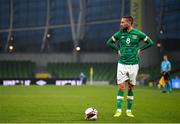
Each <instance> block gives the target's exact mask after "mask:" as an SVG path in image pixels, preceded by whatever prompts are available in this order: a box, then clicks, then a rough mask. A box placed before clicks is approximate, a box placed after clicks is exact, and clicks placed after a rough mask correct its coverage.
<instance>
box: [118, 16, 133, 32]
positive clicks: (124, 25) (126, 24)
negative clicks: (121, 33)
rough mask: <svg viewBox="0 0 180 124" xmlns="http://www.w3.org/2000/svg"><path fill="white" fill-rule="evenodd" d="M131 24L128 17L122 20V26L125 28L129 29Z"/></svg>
mask: <svg viewBox="0 0 180 124" xmlns="http://www.w3.org/2000/svg"><path fill="white" fill-rule="evenodd" d="M130 26H131V24H130V23H129V21H128V20H127V19H126V18H122V19H121V22H120V27H121V29H123V30H126V29H128V28H129V27H130Z"/></svg>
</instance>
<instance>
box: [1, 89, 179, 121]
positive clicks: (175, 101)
mask: <svg viewBox="0 0 180 124" xmlns="http://www.w3.org/2000/svg"><path fill="white" fill-rule="evenodd" d="M116 92H117V87H116V86H59V87H58V86H27V87H25V86H0V122H1V123H12V122H16V123H28V122H29V123H32V122H36V123H40V122H42V123H67V122H71V123H75V122H76V123H92V122H93V123H98V122H101V123H110V122H111V123H119V122H120V123H121V122H122V123H126V122H128V123H132V122H136V123H139V122H157V123H158V122H161V123H164V122H167V123H168V122H171V123H173V122H180V90H176V91H174V92H173V93H172V94H162V93H161V92H160V91H159V89H156V88H148V87H139V86H137V87H136V88H135V90H134V94H135V100H134V106H133V113H134V114H135V118H129V117H126V115H125V109H124V111H123V115H122V116H121V117H120V118H113V117H112V115H113V114H114V111H115V108H116V102H115V101H116ZM91 106H93V107H95V108H96V109H97V110H98V112H99V117H98V120H96V121H86V120H84V111H85V109H86V108H88V107H91ZM123 108H126V101H124V104H123Z"/></svg>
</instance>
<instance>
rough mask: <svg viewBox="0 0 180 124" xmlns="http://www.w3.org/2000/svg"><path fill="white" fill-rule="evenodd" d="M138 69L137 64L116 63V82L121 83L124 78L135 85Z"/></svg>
mask: <svg viewBox="0 0 180 124" xmlns="http://www.w3.org/2000/svg"><path fill="white" fill-rule="evenodd" d="M138 70H139V65H138V64H135V65H125V64H121V63H118V68H117V84H121V83H123V82H125V81H126V80H129V81H130V84H132V85H136V76H137V73H138Z"/></svg>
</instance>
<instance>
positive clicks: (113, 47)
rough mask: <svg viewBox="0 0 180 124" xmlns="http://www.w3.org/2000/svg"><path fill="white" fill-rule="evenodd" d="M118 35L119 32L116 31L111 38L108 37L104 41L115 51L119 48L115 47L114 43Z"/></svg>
mask: <svg viewBox="0 0 180 124" xmlns="http://www.w3.org/2000/svg"><path fill="white" fill-rule="evenodd" d="M119 35H120V32H116V33H115V34H114V35H113V36H112V37H111V38H109V40H108V41H107V42H106V44H107V45H108V46H109V47H111V48H112V49H114V50H115V51H118V50H119V48H118V47H117V45H116V44H115V42H116V41H118V40H119Z"/></svg>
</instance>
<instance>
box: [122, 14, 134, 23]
mask: <svg viewBox="0 0 180 124" xmlns="http://www.w3.org/2000/svg"><path fill="white" fill-rule="evenodd" d="M122 18H125V19H127V20H128V21H129V22H130V23H131V25H132V24H133V22H134V18H133V17H132V16H123V17H122Z"/></svg>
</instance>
